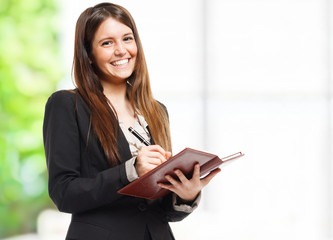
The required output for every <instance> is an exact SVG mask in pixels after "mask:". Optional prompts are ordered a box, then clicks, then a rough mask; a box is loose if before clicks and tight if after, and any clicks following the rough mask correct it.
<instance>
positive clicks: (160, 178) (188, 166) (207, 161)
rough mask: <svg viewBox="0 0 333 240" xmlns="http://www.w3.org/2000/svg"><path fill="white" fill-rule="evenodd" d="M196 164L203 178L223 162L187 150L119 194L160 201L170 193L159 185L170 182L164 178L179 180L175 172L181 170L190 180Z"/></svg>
mask: <svg viewBox="0 0 333 240" xmlns="http://www.w3.org/2000/svg"><path fill="white" fill-rule="evenodd" d="M239 154H241V153H238V154H234V155H231V156H229V157H227V158H228V159H227V161H229V160H232V159H234V158H237V157H239ZM241 155H242V154H241ZM196 163H199V165H200V176H203V175H206V174H208V173H209V172H211V171H212V170H214V169H216V168H217V167H218V166H219V165H221V164H222V163H223V161H222V160H221V159H220V158H219V157H218V156H217V155H215V154H211V153H207V152H203V151H199V150H195V149H191V148H185V149H184V150H182V151H181V152H179V153H178V154H176V155H174V156H173V157H172V158H170V159H169V160H167V161H166V162H164V163H162V164H161V165H159V166H157V167H156V168H154V169H153V170H151V171H149V172H148V173H146V174H145V175H143V176H141V177H140V178H138V179H136V180H135V181H133V182H131V183H129V184H128V185H126V186H125V187H123V188H122V189H120V190H119V191H118V193H120V194H124V195H129V196H134V197H140V198H146V199H150V200H154V199H158V198H160V197H163V196H165V195H167V194H168V193H170V191H169V190H166V189H163V188H161V187H159V186H158V185H157V183H160V182H161V183H162V182H168V181H167V180H166V179H165V177H164V176H165V175H167V174H168V175H171V176H172V177H174V178H177V177H176V175H175V174H174V170H175V169H180V170H181V171H182V172H183V173H184V175H186V176H187V177H188V178H190V177H192V173H193V168H194V165H195V164H196Z"/></svg>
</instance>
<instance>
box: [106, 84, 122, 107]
mask: <svg viewBox="0 0 333 240" xmlns="http://www.w3.org/2000/svg"><path fill="white" fill-rule="evenodd" d="M102 86H103V93H104V95H105V96H106V97H107V98H108V99H109V101H110V102H111V103H112V104H115V105H118V104H121V105H122V104H124V103H125V102H127V98H126V83H123V84H110V83H108V82H102Z"/></svg>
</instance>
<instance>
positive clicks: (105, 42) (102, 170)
mask: <svg viewBox="0 0 333 240" xmlns="http://www.w3.org/2000/svg"><path fill="white" fill-rule="evenodd" d="M73 62H74V65H73V70H74V78H75V83H76V89H74V90H72V91H58V92H56V93H54V94H52V96H51V97H50V98H49V100H48V102H47V104H46V108H45V118H44V127H43V133H44V145H45V153H46V160H47V166H48V172H49V193H50V197H51V199H52V200H53V201H54V203H55V204H56V205H57V207H58V208H59V210H60V211H63V212H68V213H71V214H72V221H71V224H70V226H69V230H68V233H67V239H80V240H90V239H97V240H99V239H100V240H104V239H117V240H128V239H152V240H153V239H155V240H160V239H164V240H172V239H174V236H173V233H172V231H171V228H170V226H169V222H172V221H180V220H182V219H184V218H185V217H187V216H188V215H189V214H190V213H191V212H192V211H193V210H194V209H195V208H196V207H197V206H198V203H199V200H200V193H201V189H202V188H203V187H204V186H205V185H207V184H208V183H209V181H210V180H211V179H212V178H213V177H214V176H215V175H216V174H217V173H218V170H216V171H213V172H212V173H210V174H209V175H208V176H206V177H205V178H204V179H200V175H199V172H200V169H199V168H198V166H196V167H195V168H194V174H193V176H192V178H191V179H187V178H186V177H185V176H184V174H183V173H182V172H181V171H175V172H176V174H177V177H178V179H177V180H176V179H173V178H171V177H170V178H168V177H167V178H166V179H167V180H168V181H169V183H170V184H169V185H167V184H165V185H163V186H161V187H163V188H167V189H169V190H171V191H172V192H173V194H170V195H168V196H165V197H163V198H160V199H157V200H153V201H148V200H145V199H141V198H137V197H128V196H124V195H120V194H118V193H117V191H118V190H119V189H120V188H122V187H124V186H125V185H127V184H129V183H130V182H131V181H134V180H135V179H137V178H139V177H141V176H142V175H144V174H145V173H147V172H148V171H150V170H152V169H153V168H155V167H156V166H158V165H159V164H161V163H163V162H165V161H167V159H168V158H169V157H170V156H171V139H170V131H169V120H168V114H167V110H166V108H165V106H164V105H162V104H161V103H159V102H158V101H156V100H155V99H154V98H153V97H152V92H151V89H150V80H149V75H148V70H147V66H146V61H145V57H144V54H143V49H142V45H141V42H140V38H139V34H138V31H137V29H136V26H135V23H134V20H133V19H132V17H131V15H130V13H129V12H128V11H127V10H126V9H124V8H123V7H121V6H118V5H115V4H110V3H102V4H99V5H96V6H95V7H91V8H88V9H86V10H85V11H84V12H83V13H82V14H81V15H80V17H79V19H78V21H77V24H76V34H75V46H74V61H73ZM129 127H132V128H134V129H135V130H136V131H137V132H139V133H140V134H142V136H144V138H145V139H147V140H148V141H149V142H150V144H151V145H149V146H145V145H144V144H143V143H141V142H140V141H138V140H136V138H135V137H134V136H133V135H131V134H130V132H129V131H128V128H129Z"/></svg>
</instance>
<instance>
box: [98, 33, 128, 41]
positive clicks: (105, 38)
mask: <svg viewBox="0 0 333 240" xmlns="http://www.w3.org/2000/svg"><path fill="white" fill-rule="evenodd" d="M128 35H132V36H133V35H134V34H133V33H132V32H128V33H125V34H124V35H123V36H122V37H125V36H128ZM109 39H114V37H111V36H109V37H103V38H102V39H101V40H99V41H98V42H99V43H100V42H103V41H105V40H109Z"/></svg>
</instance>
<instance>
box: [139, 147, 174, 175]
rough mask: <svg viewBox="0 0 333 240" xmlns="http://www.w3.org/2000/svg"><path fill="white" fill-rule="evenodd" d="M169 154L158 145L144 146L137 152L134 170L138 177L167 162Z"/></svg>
mask: <svg viewBox="0 0 333 240" xmlns="http://www.w3.org/2000/svg"><path fill="white" fill-rule="evenodd" d="M170 156H171V152H167V151H165V150H164V149H163V148H162V147H161V146H159V145H150V146H144V147H142V148H141V149H140V151H139V152H138V156H137V157H136V161H135V169H136V172H137V174H138V176H139V177H141V176H142V175H144V174H146V173H147V172H149V171H150V170H152V169H154V168H155V167H157V166H158V165H160V164H161V163H163V162H165V161H166V160H168V159H169V158H170Z"/></svg>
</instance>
